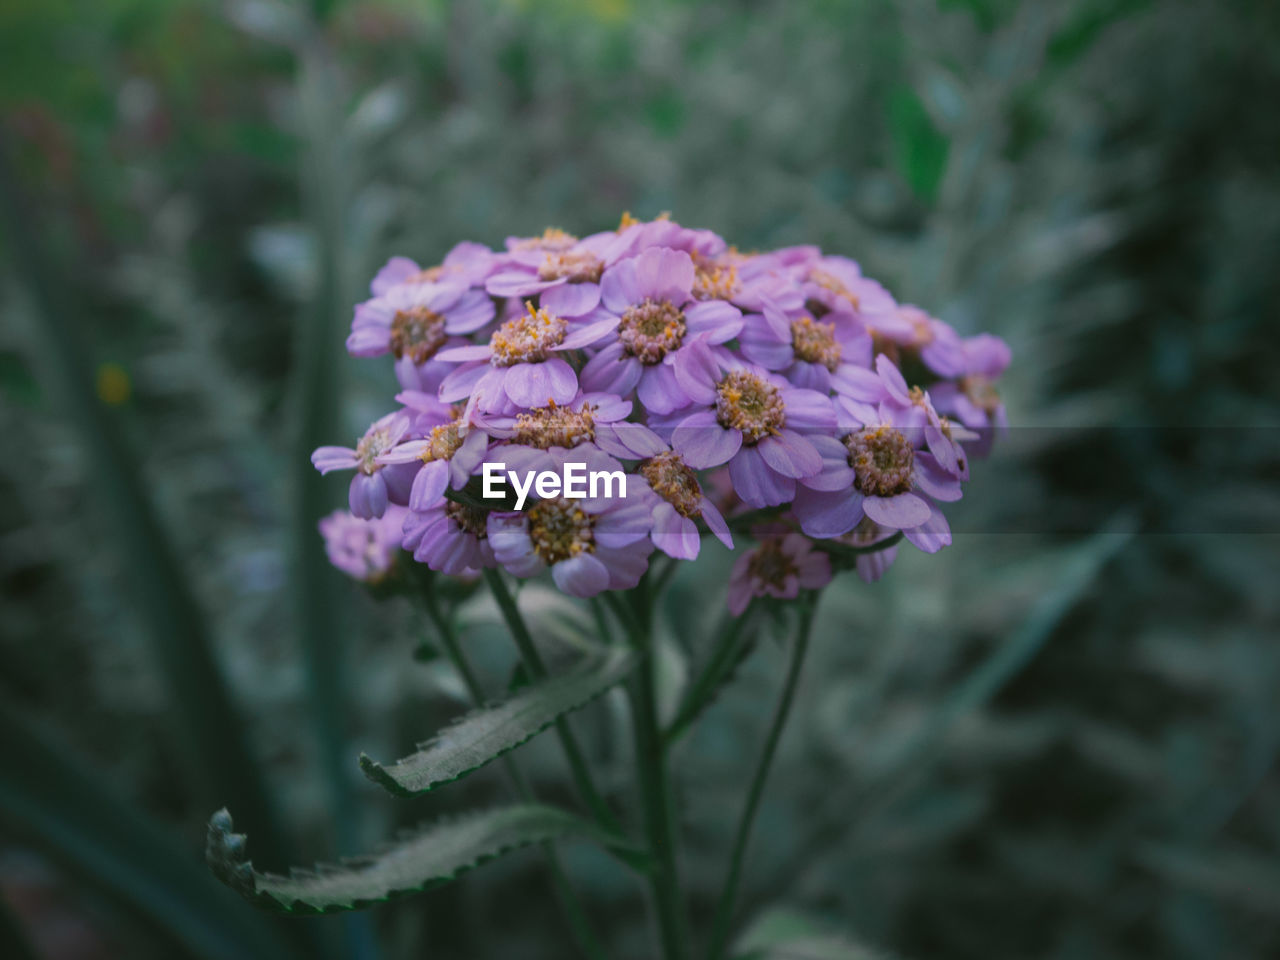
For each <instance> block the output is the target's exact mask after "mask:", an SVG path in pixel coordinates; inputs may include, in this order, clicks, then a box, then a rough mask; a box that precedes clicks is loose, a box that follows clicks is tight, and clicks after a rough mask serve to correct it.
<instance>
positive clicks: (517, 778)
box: [419, 586, 607, 960]
mask: <svg viewBox="0 0 1280 960" xmlns="http://www.w3.org/2000/svg"><path fill="white" fill-rule="evenodd" d="M419 593H420V596H421V597H422V602H423V606H424V607H425V608H426V611H427V616H428V617H429V618H430V620H431V622H432V623H433V624H434V625H435V627H436V631H437V633H438V634H439V636H440V641H441V643H443V644H444V649H445V654H446V655H447V656H448V658H449V662H450V663H452V664H453V667H454V669H455V670H457V671H458V675H459V676H460V677H461V678H462V682H463V685H464V686H466V688H467V692H468V693H469V694H470V695H471V701H472V703H474V704H475V706H476V707H477V708H480V707H483V706H484V704H485V695H484V688H483V687H481V686H480V681H479V679H477V677H476V673H475V670H474V669H472V667H471V662H470V661H469V660H468V659H467V656H466V654H465V653H463V651H462V646H461V644H459V643H458V635H457V632H456V631H455V630H454V628H453V622H452V621H451V620H450V619H449V618H448V617H447V616H445V615H444V613H443V611H441V609H440V605H439V604H438V603H437V602H436V598H435V595H434V594H433V593H432V591H431V588H430V586H424V587H423V589H422V590H421V591H419ZM502 763H503V766H504V767H505V768H506V771H507V778H508V779H509V780H510V781H511V786H512V789H513V790H514V791H515V793H516V795H517V796H518V797H520V799H521V800H524V801H526V802H528V801H532V800H533V799H534V794H533V789H532V788H531V787H530V786H529V782H528V780H526V779H525V776H524V773H523V771H521V769H520V765H519V764H518V763H516V761H515V758H514V757H510V756H504V757H503V758H502ZM542 853H543V856H544V857H546V860H547V870H548V872H549V873H550V874H551V885H552V887H553V888H554V891H555V895H556V901H557V902H558V903H559V904H560V908H561V910H562V911H563V912H564V918H565V922H566V923H567V924H568V925H569V930H570V932H571V933H572V935H573V939H574V942H576V943H577V945H578V948H579V949H580V950H581V951H582V953H583V955H584V956H586V957H589V958H591V960H605V958H606V957H607V953H606V951H605V949H604V947H603V946H602V945H601V944H600V941H599V939H598V938H597V937H596V935H595V932H594V931H593V930H592V928H591V921H590V919H589V918H588V917H587V911H586V909H585V908H584V907H583V906H582V901H581V900H579V899H578V895H577V894H576V893H575V892H574V890H573V887H572V886H571V884H570V883H569V877H568V875H567V874H566V873H565V871H564V867H563V866H562V865H561V863H560V857H559V856H558V855H557V853H556V850H555V847H554V846H553V845H552V844H550V843H544V844H543V845H542Z"/></svg>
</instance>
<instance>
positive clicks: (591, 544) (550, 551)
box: [529, 497, 596, 565]
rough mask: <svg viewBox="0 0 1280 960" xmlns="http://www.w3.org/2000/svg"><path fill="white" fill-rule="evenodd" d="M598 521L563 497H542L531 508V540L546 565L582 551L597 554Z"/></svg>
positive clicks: (566, 558)
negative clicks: (543, 498)
mask: <svg viewBox="0 0 1280 960" xmlns="http://www.w3.org/2000/svg"><path fill="white" fill-rule="evenodd" d="M594 527H595V521H594V520H593V519H592V517H591V515H590V514H589V513H587V512H586V511H585V510H583V509H582V508H581V507H579V506H577V505H575V504H573V503H570V502H569V501H568V500H565V499H563V498H560V497H556V498H555V499H552V500H539V501H538V502H537V503H535V504H534V505H533V506H532V507H530V508H529V539H530V540H531V541H532V543H533V551H534V553H536V554H537V555H538V556H539V557H540V558H541V559H542V562H543V563H546V564H547V565H551V564H556V563H559V562H560V561H562V560H568V559H569V558H570V557H576V556H578V555H579V554H581V553H594V552H595V549H596V544H595V536H594V532H593V530H594Z"/></svg>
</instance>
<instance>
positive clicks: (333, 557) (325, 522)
mask: <svg viewBox="0 0 1280 960" xmlns="http://www.w3.org/2000/svg"><path fill="white" fill-rule="evenodd" d="M404 517H405V510H404V508H403V507H397V506H394V505H393V506H390V507H388V508H387V510H386V512H385V513H384V514H383V515H382V516H381V517H380V518H378V519H376V520H364V519H361V518H360V517H357V516H354V515H353V514H350V513H348V512H347V511H345V510H335V511H334V512H333V513H331V514H329V515H328V516H327V517H325V518H324V519H322V520H321V521H320V523H319V528H320V535H321V536H322V537H324V549H325V553H326V554H328V556H329V562H330V563H332V564H333V565H334V566H335V567H337V568H338V569H339V570H341V571H342V572H343V573H345V574H346V575H347V576H349V577H352V578H354V579H356V580H360V581H363V582H365V583H376V582H377V581H379V580H381V579H382V578H383V577H385V576H386V575H387V573H388V572H390V570H391V567H392V565H393V564H394V563H395V559H396V556H397V555H398V554H399V552H400V525H401V524H402V523H403V522H404Z"/></svg>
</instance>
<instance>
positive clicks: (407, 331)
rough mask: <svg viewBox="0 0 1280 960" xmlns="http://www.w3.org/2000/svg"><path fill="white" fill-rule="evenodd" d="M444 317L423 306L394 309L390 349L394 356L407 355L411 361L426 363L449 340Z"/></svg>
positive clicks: (398, 357) (397, 357)
mask: <svg viewBox="0 0 1280 960" xmlns="http://www.w3.org/2000/svg"><path fill="white" fill-rule="evenodd" d="M445 322H446V321H445V318H444V316H443V315H442V314H439V313H436V312H435V311H434V310H428V309H427V308H426V307H409V308H408V309H405V310H397V311H396V314H395V316H394V317H392V318H391V352H392V353H394V354H395V356H396V359H397V360H399V359H401V358H402V357H406V356H407V357H409V358H411V359H412V360H413V362H414V363H426V362H427V361H428V360H430V359H431V358H432V357H433V356H435V354H436V351H437V350H439V349H440V348H441V347H442V346H443V345H444V342H445V341H446V340H447V339H449V335H448V334H447V333H445V330H444V325H445Z"/></svg>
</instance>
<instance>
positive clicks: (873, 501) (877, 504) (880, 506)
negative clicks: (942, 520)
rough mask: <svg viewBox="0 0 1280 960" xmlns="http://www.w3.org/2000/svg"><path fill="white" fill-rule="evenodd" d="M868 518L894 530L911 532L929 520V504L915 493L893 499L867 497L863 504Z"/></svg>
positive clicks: (898, 495)
mask: <svg viewBox="0 0 1280 960" xmlns="http://www.w3.org/2000/svg"><path fill="white" fill-rule="evenodd" d="M862 509H863V510H865V511H866V512H867V516H868V517H870V518H871V519H872V520H874V521H875V522H876V523H878V524H880V526H882V527H889V528H890V529H892V530H909V529H910V528H911V527H918V526H920V524H922V523H924V522H925V521H926V520H928V519H929V504H927V503H926V502H925V501H924V500H923V498H921V497H918V496H916V495H915V494H914V493H899V494H897V495H896V496H892V497H867V499H866V500H865V501H864V502H863V504H862Z"/></svg>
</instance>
